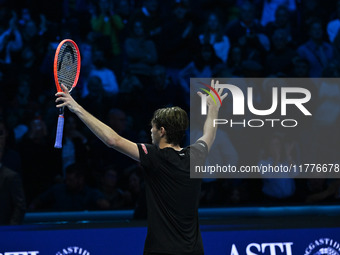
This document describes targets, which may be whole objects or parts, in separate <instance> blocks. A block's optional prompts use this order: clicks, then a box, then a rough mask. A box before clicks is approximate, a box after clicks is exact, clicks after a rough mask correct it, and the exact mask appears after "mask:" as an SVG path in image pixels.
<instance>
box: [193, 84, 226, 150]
mask: <svg viewBox="0 0 340 255" xmlns="http://www.w3.org/2000/svg"><path fill="white" fill-rule="evenodd" d="M217 83H218V81H217ZM211 87H213V88H214V87H215V85H214V80H212V81H211ZM210 92H211V94H212V95H213V94H214V93H213V92H212V91H210ZM216 92H217V93H218V95H219V96H220V98H221V102H223V100H224V99H225V98H226V97H227V95H228V93H224V94H223V95H222V93H223V88H219V89H216ZM197 94H198V95H199V96H201V97H202V96H203V94H202V93H201V92H197ZM207 106H208V114H207V119H206V120H205V123H204V127H203V136H202V137H201V138H199V139H198V140H203V141H204V142H205V143H206V144H207V145H208V150H210V148H211V146H212V144H213V143H214V140H215V136H216V131H217V126H215V127H214V119H217V118H218V111H219V109H220V106H221V105H220V104H218V103H217V104H215V103H214V101H213V99H212V98H211V97H207Z"/></svg>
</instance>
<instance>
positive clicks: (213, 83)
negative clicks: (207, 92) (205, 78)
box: [210, 79, 215, 88]
mask: <svg viewBox="0 0 340 255" xmlns="http://www.w3.org/2000/svg"><path fill="white" fill-rule="evenodd" d="M210 86H211V87H212V88H215V82H214V80H213V79H212V80H211V83H210Z"/></svg>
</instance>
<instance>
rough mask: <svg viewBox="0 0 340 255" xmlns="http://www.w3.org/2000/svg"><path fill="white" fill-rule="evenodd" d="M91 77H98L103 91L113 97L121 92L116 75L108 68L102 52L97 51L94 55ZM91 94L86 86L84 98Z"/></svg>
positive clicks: (85, 85)
mask: <svg viewBox="0 0 340 255" xmlns="http://www.w3.org/2000/svg"><path fill="white" fill-rule="evenodd" d="M91 76H98V77H99V78H100V79H101V81H102V84H103V89H104V91H105V92H106V93H108V94H110V95H111V96H113V95H115V94H117V93H118V92H119V85H118V82H117V79H116V75H115V73H114V72H113V71H112V70H111V69H109V68H108V67H107V64H106V62H105V55H104V52H103V51H101V50H95V51H94V53H93V68H92V70H91V71H90V73H89V78H90V77H91ZM88 93H89V90H88V88H87V84H86V83H85V84H84V88H83V93H82V96H83V97H85V96H87V95H88Z"/></svg>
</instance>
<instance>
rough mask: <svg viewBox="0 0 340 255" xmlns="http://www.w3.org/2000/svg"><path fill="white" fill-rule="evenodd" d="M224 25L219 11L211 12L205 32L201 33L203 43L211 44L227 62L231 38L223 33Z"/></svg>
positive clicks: (217, 53) (224, 61) (218, 55)
mask: <svg viewBox="0 0 340 255" xmlns="http://www.w3.org/2000/svg"><path fill="white" fill-rule="evenodd" d="M223 32H224V31H223V26H222V23H221V20H220V18H219V16H218V15H217V13H211V14H210V15H209V16H208V18H207V23H206V25H205V28H204V30H203V33H202V34H200V35H199V39H200V42H201V44H208V43H209V44H211V45H212V46H213V47H214V49H215V52H216V55H217V57H219V58H220V59H221V60H222V61H223V63H226V62H227V59H228V53H229V48H230V42H229V38H228V37H227V36H226V35H224V34H223Z"/></svg>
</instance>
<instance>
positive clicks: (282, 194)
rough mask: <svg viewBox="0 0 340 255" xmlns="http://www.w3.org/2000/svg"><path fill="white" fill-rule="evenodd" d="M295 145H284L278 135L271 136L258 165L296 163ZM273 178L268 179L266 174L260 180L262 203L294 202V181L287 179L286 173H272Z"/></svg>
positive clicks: (268, 175) (291, 143) (268, 176)
mask: <svg viewBox="0 0 340 255" xmlns="http://www.w3.org/2000/svg"><path fill="white" fill-rule="evenodd" d="M296 146H297V145H296V143H293V142H290V143H289V144H288V143H287V144H285V142H284V140H283V138H282V137H281V135H280V134H274V135H271V136H270V138H269V139H268V141H267V143H266V144H265V149H264V154H263V155H262V156H261V159H260V161H259V162H258V165H263V166H266V165H271V166H273V167H275V166H280V165H281V166H282V165H283V166H285V165H289V164H291V163H293V162H296V160H297V158H296V155H295V154H293V153H294V150H296ZM274 174H276V175H278V174H280V176H275V178H270V177H271V176H272V174H267V175H265V176H264V177H263V179H262V183H263V185H262V193H263V201H264V202H265V203H273V204H275V203H291V202H293V201H294V194H295V189H296V186H295V180H294V179H292V178H287V174H286V173H274Z"/></svg>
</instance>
